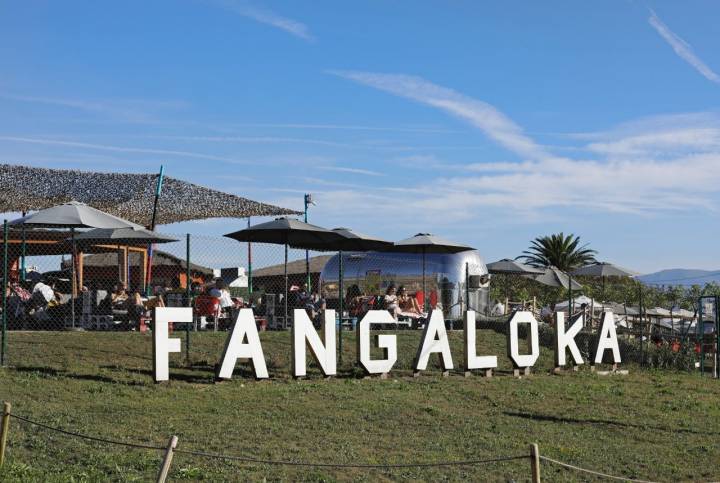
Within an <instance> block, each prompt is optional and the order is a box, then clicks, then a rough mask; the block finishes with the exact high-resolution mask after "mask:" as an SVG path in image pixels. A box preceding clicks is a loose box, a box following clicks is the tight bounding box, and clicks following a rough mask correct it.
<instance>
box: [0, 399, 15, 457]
mask: <svg viewBox="0 0 720 483" xmlns="http://www.w3.org/2000/svg"><path fill="white" fill-rule="evenodd" d="M10 409H12V405H11V404H10V403H9V402H7V401H6V402H5V404H4V407H3V415H2V426H0V468H2V465H3V464H4V463H5V448H6V447H7V438H8V432H9V431H10Z"/></svg>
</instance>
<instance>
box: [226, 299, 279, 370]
mask: <svg viewBox="0 0 720 483" xmlns="http://www.w3.org/2000/svg"><path fill="white" fill-rule="evenodd" d="M245 339H247V343H244V341H245ZM238 359H250V360H251V361H252V365H253V370H254V371H255V377H256V378H257V379H267V378H268V371H267V366H266V365H265V355H264V354H263V350H262V345H260V336H259V335H258V331H257V326H256V325H255V317H253V311H252V309H240V311H239V312H238V315H237V318H236V319H235V322H233V326H232V329H230V334H229V335H228V338H227V339H226V341H225V349H224V350H223V355H222V359H221V362H220V369H219V370H218V373H217V377H218V378H219V379H231V378H232V374H233V369H235V363H236V361H237V360H238Z"/></svg>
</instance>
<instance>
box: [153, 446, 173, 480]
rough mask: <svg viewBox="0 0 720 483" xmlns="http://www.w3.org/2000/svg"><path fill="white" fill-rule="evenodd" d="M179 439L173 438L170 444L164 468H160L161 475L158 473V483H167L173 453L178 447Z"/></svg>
mask: <svg viewBox="0 0 720 483" xmlns="http://www.w3.org/2000/svg"><path fill="white" fill-rule="evenodd" d="M177 442H178V438H177V436H173V437H172V438H170V441H169V442H168V446H167V449H166V450H165V457H164V458H163V462H162V466H161V467H160V473H158V477H157V480H156V481H157V483H165V480H166V479H167V477H168V473H170V465H171V464H172V459H173V451H174V450H175V448H176V447H177Z"/></svg>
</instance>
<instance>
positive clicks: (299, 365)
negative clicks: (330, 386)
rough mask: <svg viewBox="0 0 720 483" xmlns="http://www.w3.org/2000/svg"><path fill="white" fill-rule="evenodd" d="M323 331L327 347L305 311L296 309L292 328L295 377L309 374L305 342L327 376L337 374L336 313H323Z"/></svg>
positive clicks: (329, 311)
mask: <svg viewBox="0 0 720 483" xmlns="http://www.w3.org/2000/svg"><path fill="white" fill-rule="evenodd" d="M322 331H323V334H324V335H325V345H323V342H322V341H321V340H320V336H318V333H317V332H316V331H315V327H313V323H312V320H310V317H308V314H307V312H305V310H304V309H295V311H294V312H293V326H292V339H293V341H292V352H293V358H292V361H293V376H295V377H303V376H305V375H306V373H307V369H306V367H305V366H306V364H305V342H306V341H307V343H308V345H309V346H310V352H311V353H312V355H313V357H314V358H315V361H316V362H317V363H318V364H319V365H320V370H321V371H322V373H323V375H325V376H334V375H336V374H337V368H336V366H337V364H336V356H337V354H336V353H335V311H334V310H326V311H325V312H324V313H323V323H322Z"/></svg>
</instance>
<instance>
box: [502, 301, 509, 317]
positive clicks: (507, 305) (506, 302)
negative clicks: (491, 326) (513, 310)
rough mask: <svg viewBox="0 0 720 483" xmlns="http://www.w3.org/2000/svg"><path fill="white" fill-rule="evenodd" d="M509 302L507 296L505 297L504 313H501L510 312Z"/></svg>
mask: <svg viewBox="0 0 720 483" xmlns="http://www.w3.org/2000/svg"><path fill="white" fill-rule="evenodd" d="M509 304H510V299H508V298H507V297H505V313H504V314H503V315H507V314H508V312H510V307H509Z"/></svg>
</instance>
